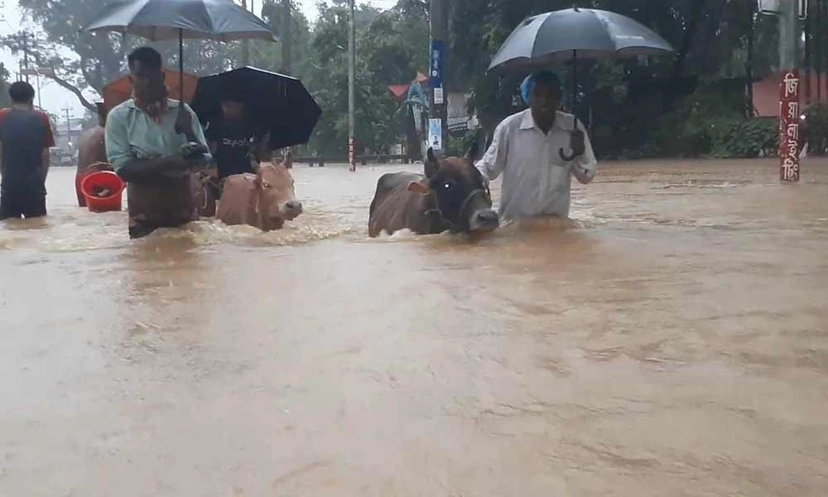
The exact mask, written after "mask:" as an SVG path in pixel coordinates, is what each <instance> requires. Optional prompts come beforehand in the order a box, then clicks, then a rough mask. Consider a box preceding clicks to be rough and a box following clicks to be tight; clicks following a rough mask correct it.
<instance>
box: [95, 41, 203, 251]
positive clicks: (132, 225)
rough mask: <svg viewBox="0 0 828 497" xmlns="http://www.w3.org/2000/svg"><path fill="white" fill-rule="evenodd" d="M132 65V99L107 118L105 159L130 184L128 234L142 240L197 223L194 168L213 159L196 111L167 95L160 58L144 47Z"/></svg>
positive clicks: (133, 56)
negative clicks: (165, 228) (154, 234)
mask: <svg viewBox="0 0 828 497" xmlns="http://www.w3.org/2000/svg"><path fill="white" fill-rule="evenodd" d="M128 63H129V72H130V81H131V82H132V87H133V98H132V99H130V100H127V101H126V102H124V103H122V104H120V105H118V106H117V107H115V108H114V109H112V110H111V111H110V112H109V115H108V116H107V122H106V155H107V160H108V161H109V162H110V164H112V167H113V168H114V169H115V172H117V173H118V175H119V176H120V177H121V178H122V179H123V180H124V181H126V182H127V186H128V189H127V206H128V209H129V236H130V238H140V237H143V236H146V235H148V234H149V233H151V232H153V231H155V230H156V229H157V228H160V227H176V226H180V225H182V224H185V223H188V222H190V221H194V220H196V219H198V205H197V202H196V198H197V192H198V188H199V187H200V186H199V181H198V179H197V177H196V175H195V173H194V170H195V169H197V168H199V167H201V166H203V165H204V164H205V163H208V162H209V161H210V160H211V157H210V155H209V151H208V149H207V142H206V140H205V139H204V132H203V131H202V129H201V124H199V122H198V119H197V118H196V116H195V113H194V112H193V111H192V109H191V108H190V107H189V106H188V105H187V104H184V103H181V102H178V101H177V100H173V99H170V98H168V96H167V87H166V85H165V84H164V72H163V71H162V63H161V54H159V53H158V52H157V51H156V50H154V49H152V48H149V47H141V48H138V49H136V50H135V51H133V52H132V53H131V54H130V55H129V57H128ZM188 144H189V145H188Z"/></svg>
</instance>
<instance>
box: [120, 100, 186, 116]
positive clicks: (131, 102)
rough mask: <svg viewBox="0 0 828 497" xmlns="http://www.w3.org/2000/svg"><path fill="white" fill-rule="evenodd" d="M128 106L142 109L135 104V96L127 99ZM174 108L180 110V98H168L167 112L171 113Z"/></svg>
mask: <svg viewBox="0 0 828 497" xmlns="http://www.w3.org/2000/svg"><path fill="white" fill-rule="evenodd" d="M126 106H127V107H129V108H130V109H138V110H141V109H139V107H138V106H137V105H135V99H134V98H130V99H129V100H127V102H126ZM173 109H174V110H178V100H174V99H172V98H167V113H169V111H170V110H173Z"/></svg>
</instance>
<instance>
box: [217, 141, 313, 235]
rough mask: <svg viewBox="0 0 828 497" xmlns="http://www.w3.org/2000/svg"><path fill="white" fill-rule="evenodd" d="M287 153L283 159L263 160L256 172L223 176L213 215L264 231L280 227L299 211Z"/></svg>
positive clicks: (224, 221) (228, 221)
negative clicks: (279, 160)
mask: <svg viewBox="0 0 828 497" xmlns="http://www.w3.org/2000/svg"><path fill="white" fill-rule="evenodd" d="M290 164H291V158H290V155H288V156H287V158H286V159H285V160H284V162H283V163H281V164H279V163H275V162H274V163H271V164H263V165H260V166H259V167H258V168H257V171H256V174H234V175H232V176H228V177H227V178H226V179H225V180H224V186H223V191H222V194H221V200H219V202H218V209H217V212H216V218H218V219H220V220H221V221H222V222H223V223H224V224H227V225H229V226H233V225H238V224H247V225H250V226H254V227H256V228H259V229H260V230H263V231H271V230H277V229H281V228H282V226H284V224H285V221H290V220H293V219H295V218H296V217H297V216H298V215H299V214H301V213H302V203H301V202H299V201H298V200H296V192H295V191H294V187H293V176H291V174H290V171H289V170H288V167H287V166H288V165H290Z"/></svg>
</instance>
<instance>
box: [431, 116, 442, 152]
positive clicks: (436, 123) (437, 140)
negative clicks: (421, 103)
mask: <svg viewBox="0 0 828 497" xmlns="http://www.w3.org/2000/svg"><path fill="white" fill-rule="evenodd" d="M428 146H429V147H431V148H433V149H434V150H435V151H436V150H442V149H443V120H442V119H439V118H438V119H429V120H428Z"/></svg>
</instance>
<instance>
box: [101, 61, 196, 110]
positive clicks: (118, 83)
mask: <svg viewBox="0 0 828 497" xmlns="http://www.w3.org/2000/svg"><path fill="white" fill-rule="evenodd" d="M164 76H165V79H166V81H167V88H169V91H170V94H171V95H176V94H178V95H183V96H184V98H183V100H184V101H185V102H188V103H189V102H190V101H192V99H193V95H194V94H195V89H196V85H197V84H198V76H196V75H194V74H187V73H185V74H183V75H181V74H179V73H178V71H173V70H171V69H164ZM182 81H183V83H184V86H183V87H182V86H181V82H182ZM182 90H183V91H182ZM102 93H103V98H104V105H105V106H106V108H107V109H112V108H114V107H115V106H116V105H118V104H120V103H122V102H126V101H127V100H129V99H130V98H132V83H130V81H129V76H128V75H127V76H121V77H120V78H118V79H116V80H114V81H111V82H110V83H107V85H106V86H104V87H103V91H102Z"/></svg>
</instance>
